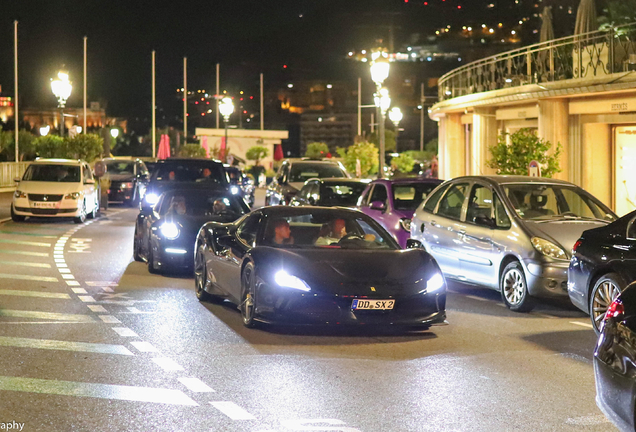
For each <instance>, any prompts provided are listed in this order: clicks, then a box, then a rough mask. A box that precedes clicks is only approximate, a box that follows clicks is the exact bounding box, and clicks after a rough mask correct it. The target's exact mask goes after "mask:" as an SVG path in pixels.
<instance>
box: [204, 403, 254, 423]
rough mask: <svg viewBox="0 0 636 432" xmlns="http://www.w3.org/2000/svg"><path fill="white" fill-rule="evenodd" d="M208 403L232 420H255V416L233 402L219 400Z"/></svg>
mask: <svg viewBox="0 0 636 432" xmlns="http://www.w3.org/2000/svg"><path fill="white" fill-rule="evenodd" d="M210 404H211V405H212V406H213V407H214V408H216V409H218V410H219V411H221V412H222V413H223V414H225V415H226V416H228V417H229V418H231V419H232V420H256V417H254V416H253V415H252V414H250V413H248V412H247V411H245V410H244V409H243V408H241V407H240V406H238V405H237V404H235V403H234V402H226V401H221V402H210Z"/></svg>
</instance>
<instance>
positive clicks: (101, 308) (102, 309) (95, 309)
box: [88, 305, 108, 312]
mask: <svg viewBox="0 0 636 432" xmlns="http://www.w3.org/2000/svg"><path fill="white" fill-rule="evenodd" d="M88 308H89V309H90V310H91V311H93V312H108V311H107V310H106V308H105V307H104V306H100V305H88Z"/></svg>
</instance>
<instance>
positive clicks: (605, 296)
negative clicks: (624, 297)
mask: <svg viewBox="0 0 636 432" xmlns="http://www.w3.org/2000/svg"><path fill="white" fill-rule="evenodd" d="M623 287H625V284H624V283H623V281H622V279H621V277H620V276H619V275H617V274H616V273H608V274H606V275H604V276H602V277H600V278H599V280H597V281H596V283H595V284H594V288H592V292H591V294H590V319H591V320H592V326H593V327H594V331H595V332H596V333H600V327H601V323H602V322H603V320H604V319H605V313H606V312H607V308H608V307H609V305H611V304H612V302H613V301H614V300H616V297H618V295H619V294H620V293H621V291H622V290H623Z"/></svg>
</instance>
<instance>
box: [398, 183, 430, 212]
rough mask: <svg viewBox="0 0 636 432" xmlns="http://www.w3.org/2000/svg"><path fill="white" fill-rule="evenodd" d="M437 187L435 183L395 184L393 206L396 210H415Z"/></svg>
mask: <svg viewBox="0 0 636 432" xmlns="http://www.w3.org/2000/svg"><path fill="white" fill-rule="evenodd" d="M436 186H437V184H435V183H398V184H394V185H393V206H394V207H395V209H396V210H415V209H416V208H417V206H419V205H420V203H421V202H422V201H424V200H425V199H426V197H427V196H428V194H429V193H430V192H431V191H432V190H433V189H435V187H436Z"/></svg>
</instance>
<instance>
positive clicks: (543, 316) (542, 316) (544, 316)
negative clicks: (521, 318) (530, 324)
mask: <svg viewBox="0 0 636 432" xmlns="http://www.w3.org/2000/svg"><path fill="white" fill-rule="evenodd" d="M531 314H532V315H536V316H539V317H541V318H550V319H555V318H558V317H555V316H554V315H548V314H544V313H541V312H531Z"/></svg>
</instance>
